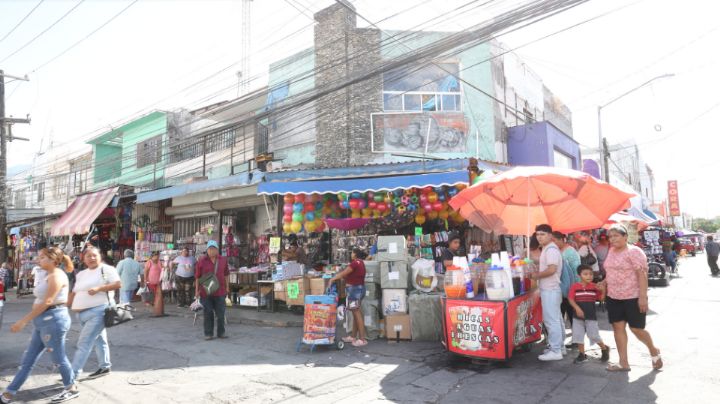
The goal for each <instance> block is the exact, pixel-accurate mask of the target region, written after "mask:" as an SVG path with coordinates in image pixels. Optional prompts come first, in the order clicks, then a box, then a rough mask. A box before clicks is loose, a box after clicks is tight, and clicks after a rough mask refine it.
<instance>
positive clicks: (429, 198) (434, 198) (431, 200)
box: [427, 192, 438, 203]
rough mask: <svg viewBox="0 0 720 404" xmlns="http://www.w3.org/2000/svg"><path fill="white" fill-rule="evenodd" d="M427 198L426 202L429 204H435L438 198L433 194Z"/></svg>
mask: <svg viewBox="0 0 720 404" xmlns="http://www.w3.org/2000/svg"><path fill="white" fill-rule="evenodd" d="M427 198H428V202H430V203H435V202H437V200H438V196H437V194H436V193H435V192H431V193H429V194H428V196H427Z"/></svg>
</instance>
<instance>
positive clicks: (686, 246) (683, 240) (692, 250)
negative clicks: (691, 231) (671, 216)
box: [675, 237, 697, 257]
mask: <svg viewBox="0 0 720 404" xmlns="http://www.w3.org/2000/svg"><path fill="white" fill-rule="evenodd" d="M677 241H678V243H677V245H676V247H675V252H676V253H678V255H679V254H680V251H682V250H685V251H686V252H687V253H688V254H690V255H692V256H693V257H694V256H695V255H696V254H697V247H696V246H695V243H694V242H693V241H692V240H690V238H689V237H680V238H679V239H678V240H677Z"/></svg>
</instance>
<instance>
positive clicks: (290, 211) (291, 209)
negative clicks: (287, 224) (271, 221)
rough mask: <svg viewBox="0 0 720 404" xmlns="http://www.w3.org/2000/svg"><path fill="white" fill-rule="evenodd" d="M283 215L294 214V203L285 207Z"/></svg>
mask: <svg viewBox="0 0 720 404" xmlns="http://www.w3.org/2000/svg"><path fill="white" fill-rule="evenodd" d="M283 213H285V214H288V213H293V205H292V203H286V204H285V206H283Z"/></svg>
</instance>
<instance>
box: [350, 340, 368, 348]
mask: <svg viewBox="0 0 720 404" xmlns="http://www.w3.org/2000/svg"><path fill="white" fill-rule="evenodd" d="M367 344H368V342H367V341H366V340H364V339H356V340H355V341H353V343H352V345H353V346H354V347H358V348H359V347H363V346H365V345H367Z"/></svg>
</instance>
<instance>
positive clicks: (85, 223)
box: [50, 187, 118, 236]
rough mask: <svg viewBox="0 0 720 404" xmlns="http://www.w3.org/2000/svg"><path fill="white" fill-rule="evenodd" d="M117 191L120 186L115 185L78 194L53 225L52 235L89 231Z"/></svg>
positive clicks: (70, 234) (68, 234)
mask: <svg viewBox="0 0 720 404" xmlns="http://www.w3.org/2000/svg"><path fill="white" fill-rule="evenodd" d="M117 191H118V187H115V188H108V189H105V190H103V191H98V192H94V193H92V194H86V195H81V196H78V197H77V198H76V199H75V201H74V202H73V203H72V205H70V207H69V208H68V210H66V211H65V213H63V215H62V216H61V217H60V219H59V220H58V221H57V222H56V223H55V224H54V225H53V226H52V229H51V230H50V235H51V236H72V235H73V234H84V233H87V232H88V231H90V226H91V225H92V223H93V222H94V221H95V219H97V217H98V216H99V215H100V213H102V211H103V209H105V208H107V207H108V204H109V203H110V201H112V199H113V197H115V194H117Z"/></svg>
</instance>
